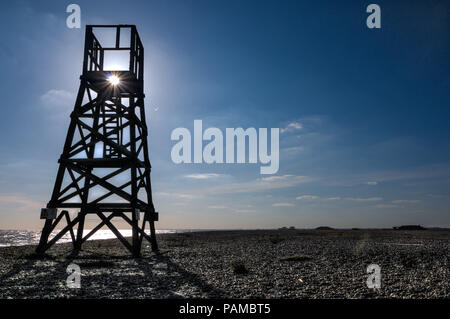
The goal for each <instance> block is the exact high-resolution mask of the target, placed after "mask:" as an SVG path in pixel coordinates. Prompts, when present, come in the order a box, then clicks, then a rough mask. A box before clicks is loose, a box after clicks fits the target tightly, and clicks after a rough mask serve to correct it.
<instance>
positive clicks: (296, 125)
mask: <svg viewBox="0 0 450 319" xmlns="http://www.w3.org/2000/svg"><path fill="white" fill-rule="evenodd" d="M301 129H303V125H302V124H301V123H300V122H297V121H294V122H290V123H289V124H288V125H286V126H285V127H283V128H281V129H280V133H281V134H283V133H287V132H295V131H299V130H301Z"/></svg>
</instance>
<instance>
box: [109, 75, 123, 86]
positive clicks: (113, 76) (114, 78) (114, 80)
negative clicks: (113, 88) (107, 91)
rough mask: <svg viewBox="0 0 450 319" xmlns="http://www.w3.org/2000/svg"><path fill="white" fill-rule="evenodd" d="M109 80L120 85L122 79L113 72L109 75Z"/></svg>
mask: <svg viewBox="0 0 450 319" xmlns="http://www.w3.org/2000/svg"><path fill="white" fill-rule="evenodd" d="M108 81H109V83H111V84H112V85H118V84H119V83H120V79H119V78H118V77H117V76H116V75H114V74H111V75H110V76H109V77H108Z"/></svg>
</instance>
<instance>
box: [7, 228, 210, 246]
mask: <svg viewBox="0 0 450 319" xmlns="http://www.w3.org/2000/svg"><path fill="white" fill-rule="evenodd" d="M90 231H91V230H90V229H85V230H84V231H83V234H84V235H85V234H88V233H89V232H90ZM193 231H201V230H200V229H167V230H157V231H156V233H157V234H167V233H186V232H193ZM55 232H57V230H56V231H55ZM119 232H120V233H121V234H122V235H123V236H125V237H131V229H119ZM40 236H41V232H40V231H33V230H0V247H7V246H24V245H36V244H38V243H39V238H40ZM50 238H51V236H50ZM110 238H116V236H115V235H114V234H113V232H112V231H111V230H109V229H100V230H98V231H97V232H96V233H95V234H94V235H92V236H91V237H90V238H89V239H88V240H98V239H110ZM70 241H72V239H71V238H70V233H69V232H67V233H66V234H65V235H64V236H63V237H62V238H61V239H60V240H59V241H58V243H64V242H70Z"/></svg>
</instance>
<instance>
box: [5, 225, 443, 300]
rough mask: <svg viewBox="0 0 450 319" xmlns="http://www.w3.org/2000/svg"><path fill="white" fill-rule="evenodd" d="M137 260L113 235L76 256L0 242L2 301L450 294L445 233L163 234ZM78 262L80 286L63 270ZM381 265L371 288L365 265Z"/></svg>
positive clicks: (63, 249)
mask: <svg viewBox="0 0 450 319" xmlns="http://www.w3.org/2000/svg"><path fill="white" fill-rule="evenodd" d="M158 240H159V243H160V249H161V253H160V254H154V253H152V252H151V251H150V247H149V246H148V245H147V244H145V245H144V252H143V257H142V258H139V259H134V258H131V257H129V256H128V253H127V251H126V250H125V249H123V248H122V246H121V245H120V243H119V242H117V241H115V240H104V241H91V242H87V244H86V245H85V246H84V250H83V251H82V252H81V253H80V254H79V255H78V256H77V257H75V258H73V259H71V258H68V256H69V254H70V251H71V245H70V244H61V245H56V246H54V248H52V249H51V250H50V251H49V252H48V255H49V256H48V257H47V258H45V259H36V258H34V257H33V255H32V253H33V251H34V248H35V247H33V246H22V247H5V248H0V298H54V297H77V298H186V297H204V298H217V297H219V298H220V297H234V298H249V297H252V298H255V297H256V298H380V297H381V298H449V297H450V276H449V275H450V263H449V254H450V250H449V248H450V231H445V230H427V231H393V230H386V231H381V230H370V231H365V230H339V231H338V230H336V231H334V230H330V231H299V230H285V231H229V232H225V231H223V232H203V233H184V234H165V235H160V236H159V237H158ZM71 263H75V264H77V265H79V266H80V267H81V274H82V275H81V288H80V289H73V288H67V286H66V278H67V276H68V275H67V273H66V268H67V266H68V265H69V264H71ZM373 263H375V264H378V265H379V266H380V267H381V274H382V288H381V289H378V290H373V289H368V288H367V286H366V279H367V276H368V275H367V274H366V267H367V266H368V265H369V264H373Z"/></svg>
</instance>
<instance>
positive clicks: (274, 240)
mask: <svg viewBox="0 0 450 319" xmlns="http://www.w3.org/2000/svg"><path fill="white" fill-rule="evenodd" d="M269 240H270V242H271V243H272V244H278V243H281V242H282V241H283V240H284V238H282V237H280V236H270V237H269Z"/></svg>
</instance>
